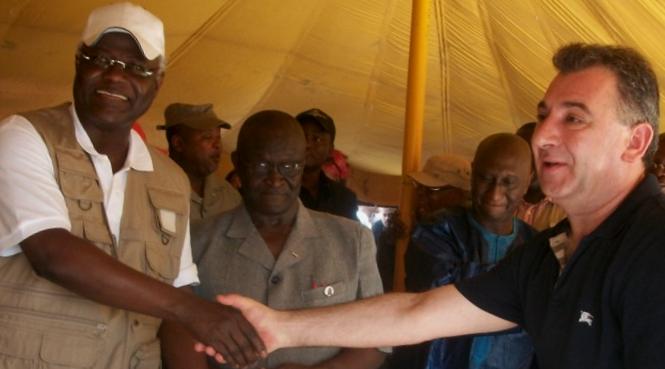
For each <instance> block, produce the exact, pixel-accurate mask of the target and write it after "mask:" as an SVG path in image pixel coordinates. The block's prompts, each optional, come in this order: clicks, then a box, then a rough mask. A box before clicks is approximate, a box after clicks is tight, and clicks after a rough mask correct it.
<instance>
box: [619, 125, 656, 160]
mask: <svg viewBox="0 0 665 369" xmlns="http://www.w3.org/2000/svg"><path fill="white" fill-rule="evenodd" d="M653 137H654V132H653V127H652V126H651V124H649V122H642V123H637V124H635V125H634V126H632V127H631V128H630V137H629V138H628V146H627V147H626V150H625V151H624V152H623V154H622V155H621V159H623V160H624V161H626V162H629V163H632V162H635V161H642V157H644V153H645V152H646V151H647V150H648V149H649V146H650V145H651V140H653Z"/></svg>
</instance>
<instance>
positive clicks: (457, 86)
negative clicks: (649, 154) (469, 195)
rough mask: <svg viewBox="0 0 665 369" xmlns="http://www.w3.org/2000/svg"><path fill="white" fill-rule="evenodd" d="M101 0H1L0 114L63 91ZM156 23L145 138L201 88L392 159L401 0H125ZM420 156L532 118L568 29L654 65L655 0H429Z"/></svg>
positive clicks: (221, 111) (237, 118) (661, 70)
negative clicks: (157, 55) (317, 117)
mask: <svg viewBox="0 0 665 369" xmlns="http://www.w3.org/2000/svg"><path fill="white" fill-rule="evenodd" d="M108 2H109V1H104V0H88V1H85V2H82V1H78V0H60V1H47V0H4V1H2V2H1V3H0V86H1V88H0V115H2V116H6V115H8V114H11V113H14V112H17V111H22V110H28V109H33V108H37V107H41V106H48V105H52V104H56V103H59V102H62V101H64V100H70V99H71V83H72V80H73V73H74V71H73V66H74V52H75V49H76V47H77V44H78V43H79V40H80V35H81V32H82V30H83V27H84V24H85V20H86V17H87V15H88V13H89V12H90V11H91V10H92V9H93V8H95V7H97V6H99V5H102V4H105V3H108ZM135 2H136V3H138V4H141V5H143V6H144V7H145V8H147V9H148V10H150V11H152V12H153V13H155V14H156V15H157V16H158V17H160V18H161V19H162V20H163V21H164V24H165V28H166V43H167V59H168V64H167V65H168V67H167V72H166V79H165V82H164V84H163V85H162V88H161V91H160V93H159V95H158V97H157V99H156V101H155V103H154V104H153V106H152V108H151V109H150V110H149V111H148V113H147V114H146V115H145V116H144V117H143V118H142V119H141V124H142V125H143V128H144V130H145V131H146V133H147V136H148V140H149V141H150V142H151V143H153V144H155V145H157V146H161V147H164V146H165V141H164V138H163V133H160V132H159V131H156V130H155V129H154V126H155V125H157V124H160V123H161V122H162V120H163V118H162V112H163V110H164V108H165V107H166V105H168V104H169V103H171V102H175V101H180V102H189V103H204V102H212V103H214V105H215V110H216V111H217V114H218V115H219V116H220V117H222V118H223V119H225V120H227V121H229V122H232V124H233V125H234V127H233V129H232V130H231V131H230V132H229V133H227V134H226V135H225V137H224V145H225V151H227V152H228V151H232V150H233V149H234V146H235V139H236V137H237V132H238V127H239V125H240V124H241V122H242V121H243V120H244V119H245V118H246V117H248V116H249V115H250V114H251V113H253V112H256V111H259V110H263V109H279V110H284V111H286V112H289V113H292V114H296V113H298V112H300V111H302V110H305V109H308V108H311V107H319V108H321V109H322V110H324V111H326V112H327V113H329V114H330V115H331V116H332V117H333V118H334V119H335V122H336V124H337V132H338V133H337V139H336V147H337V148H339V149H341V150H342V151H343V152H344V153H346V154H347V155H348V156H349V160H350V162H351V164H352V165H353V167H354V168H356V169H358V170H363V171H366V172H371V173H379V174H390V175H397V174H400V171H401V153H402V150H401V149H402V143H403V133H404V110H405V96H406V80H407V59H408V47H409V45H408V42H409V27H410V12H411V1H410V0H307V1H301V0H279V1H276V0H194V1H179V0H137V1H135ZM430 9H431V12H430V18H429V57H428V82H427V94H426V96H427V98H426V106H425V122H424V132H423V136H424V141H423V158H426V157H428V156H430V155H434V154H437V153H441V152H452V153H457V154H461V155H464V156H467V157H471V155H472V153H473V151H474V150H475V146H476V145H477V143H478V142H479V141H480V140H481V139H482V138H483V137H485V136H487V135H489V134H492V133H495V132H501V131H514V130H515V129H516V128H517V127H518V126H519V125H521V124H522V123H524V122H527V121H531V120H533V119H534V115H535V106H536V104H537V102H538V101H539V100H540V98H541V97H542V95H543V92H544V90H545V88H546V87H547V84H548V83H549V81H550V80H551V78H552V77H553V75H554V70H553V68H552V66H551V62H550V59H551V56H552V53H553V52H554V50H556V49H557V48H558V47H559V46H561V45H563V44H565V43H569V42H599V43H616V44H622V45H627V46H631V47H634V48H636V49H637V50H639V51H640V52H642V53H643V54H645V55H646V56H647V57H648V58H649V59H650V60H651V62H652V63H653V66H654V68H655V70H656V72H657V74H658V75H659V78H660V79H661V82H662V76H663V75H665V48H664V47H663V46H662V39H661V38H662V36H661V35H663V34H665V2H661V1H655V0H654V1H648V0H641V1H638V0H635V1H614V0H606V1H601V0H597V1H594V0H529V1H513V0H432V3H431V6H430Z"/></svg>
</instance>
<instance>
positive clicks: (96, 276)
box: [21, 229, 263, 366]
mask: <svg viewBox="0 0 665 369" xmlns="http://www.w3.org/2000/svg"><path fill="white" fill-rule="evenodd" d="M21 248H22V249H23V252H24V253H25V256H26V257H27V258H28V260H29V261H30V264H31V265H32V267H33V268H34V269H35V271H36V272H37V273H38V274H39V275H40V276H42V277H44V278H47V279H49V280H50V281H52V282H54V283H57V284H59V285H61V286H62V287H64V288H66V289H68V290H70V291H73V292H75V293H78V294H80V295H82V296H85V297H87V298H89V299H91V300H93V301H97V302H99V303H102V304H106V305H110V306H114V307H117V308H121V309H125V310H131V311H135V312H139V313H142V314H147V315H152V316H155V317H158V318H162V319H164V320H165V321H167V324H168V322H176V323H178V324H181V325H182V326H184V327H186V328H187V329H188V330H189V332H191V334H192V335H193V336H194V337H195V338H196V339H197V340H199V341H202V342H206V344H208V345H210V346H211V347H214V348H215V349H216V350H217V351H218V352H220V354H222V355H224V357H225V359H226V360H227V361H229V363H232V364H238V365H242V366H244V365H247V364H250V363H252V362H254V361H256V360H258V359H259V358H260V356H261V353H262V350H263V345H262V342H261V340H260V339H259V337H258V336H257V335H256V333H255V330H254V329H253V328H252V327H251V326H250V325H249V324H248V323H247V321H246V320H245V319H244V318H243V317H242V315H241V314H240V313H239V312H237V311H236V310H235V309H231V308H229V307H223V306H221V305H219V304H215V303H213V302H209V301H206V300H204V299H201V298H198V297H196V296H194V295H193V294H191V293H188V292H186V291H184V290H180V289H178V288H175V287H173V286H170V285H167V284H165V283H162V282H160V281H158V280H156V279H153V278H150V277H148V276H146V275H144V274H143V273H140V272H138V271H136V270H134V269H132V268H130V267H128V266H127V265H125V264H122V263H120V262H118V261H117V260H115V259H113V258H111V257H110V256H109V255H107V254H105V253H104V252H102V251H101V250H100V249H98V248H97V247H95V246H94V245H93V244H91V243H90V242H88V241H86V240H83V239H81V238H79V237H76V236H74V235H72V234H71V233H70V232H68V231H67V230H64V229H48V230H45V231H41V232H38V233H36V234H34V235H32V236H30V237H28V238H26V239H25V240H24V241H23V242H22V243H21ZM183 349H191V348H183Z"/></svg>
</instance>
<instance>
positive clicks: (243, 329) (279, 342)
mask: <svg viewBox="0 0 665 369" xmlns="http://www.w3.org/2000/svg"><path fill="white" fill-rule="evenodd" d="M217 301H218V302H219V303H221V304H222V306H224V308H225V309H228V310H230V311H233V309H232V308H235V309H237V310H239V311H240V313H242V316H240V317H239V318H240V319H238V317H233V318H232V319H229V320H230V321H229V322H227V323H221V322H220V323H221V324H226V325H236V327H233V329H231V330H230V331H231V332H233V333H229V334H227V335H226V336H224V337H223V336H222V335H220V334H215V335H216V337H207V339H206V342H207V344H204V343H201V342H199V343H196V344H195V346H194V350H196V351H197V352H204V353H205V354H207V355H208V356H210V357H213V358H214V359H215V360H216V361H217V362H219V363H227V364H229V365H232V366H234V367H236V368H254V367H257V364H260V362H261V361H262V360H261V359H263V358H265V357H266V356H267V354H268V353H270V352H272V351H275V350H276V349H278V348H280V347H285V339H286V337H282V336H278V335H277V334H275V333H274V332H276V329H275V328H273V327H272V326H271V324H273V323H274V322H275V321H276V318H277V315H279V314H280V312H278V311H276V310H272V309H270V308H268V307H267V306H265V305H263V304H261V303H259V302H256V301H254V300H252V299H249V298H246V297H243V296H240V295H235V294H230V295H220V296H218V297H217ZM234 313H236V314H238V315H240V313H238V312H235V311H234ZM243 317H244V319H242V318H243ZM248 323H249V324H248Z"/></svg>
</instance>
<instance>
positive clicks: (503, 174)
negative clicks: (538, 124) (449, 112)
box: [471, 133, 531, 234]
mask: <svg viewBox="0 0 665 369" xmlns="http://www.w3.org/2000/svg"><path fill="white" fill-rule="evenodd" d="M530 155H531V151H530V150H529V145H528V144H527V143H526V141H524V140H523V139H521V138H520V137H518V136H516V135H512V134H505V133H500V134H496V135H492V136H489V137H487V138H486V139H485V140H483V141H482V142H481V143H480V145H478V149H477V150H476V155H475V157H474V159H473V165H472V168H471V201H472V206H473V214H474V217H475V219H476V220H477V221H478V223H480V224H481V225H483V226H484V227H485V228H487V229H488V230H490V231H491V232H493V233H497V234H509V233H510V232H512V219H513V214H514V213H515V210H516V209H517V206H518V205H519V204H520V201H521V200H522V197H523V196H524V194H525V193H526V190H527V188H528V186H529V183H530V181H531V158H530Z"/></svg>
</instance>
